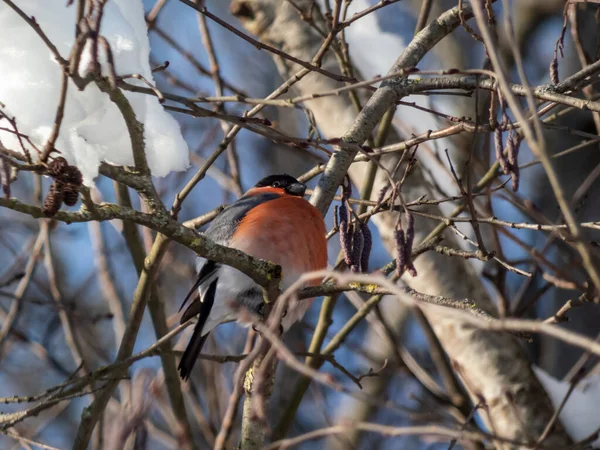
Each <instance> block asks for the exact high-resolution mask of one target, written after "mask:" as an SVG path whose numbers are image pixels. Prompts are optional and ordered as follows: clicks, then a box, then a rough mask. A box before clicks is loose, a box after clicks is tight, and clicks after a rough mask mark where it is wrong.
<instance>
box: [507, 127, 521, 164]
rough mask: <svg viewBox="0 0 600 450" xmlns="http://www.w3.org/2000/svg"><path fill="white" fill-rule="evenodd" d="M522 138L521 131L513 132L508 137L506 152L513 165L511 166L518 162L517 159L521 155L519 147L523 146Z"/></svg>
mask: <svg viewBox="0 0 600 450" xmlns="http://www.w3.org/2000/svg"><path fill="white" fill-rule="evenodd" d="M521 141H522V138H521V136H520V135H519V133H516V132H511V134H510V135H509V137H508V141H507V142H506V153H507V158H508V162H509V164H510V165H511V168H514V167H515V166H516V165H517V164H518V162H517V159H518V157H519V148H520V147H521Z"/></svg>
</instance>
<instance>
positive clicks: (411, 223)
mask: <svg viewBox="0 0 600 450" xmlns="http://www.w3.org/2000/svg"><path fill="white" fill-rule="evenodd" d="M406 221H407V224H406V233H405V242H404V251H405V252H406V254H405V261H406V270H407V271H408V273H410V275H411V276H413V277H416V276H417V269H415V266H413V263H412V246H413V242H414V240H415V218H414V216H413V215H412V214H411V213H409V212H408V211H407V212H406Z"/></svg>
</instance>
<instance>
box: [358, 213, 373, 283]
mask: <svg viewBox="0 0 600 450" xmlns="http://www.w3.org/2000/svg"><path fill="white" fill-rule="evenodd" d="M360 229H361V231H362V235H363V250H362V255H361V256H360V270H361V271H362V272H368V271H369V256H370V255H371V247H372V246H373V238H372V236H371V230H370V229H369V224H367V223H366V222H365V223H361V224H360Z"/></svg>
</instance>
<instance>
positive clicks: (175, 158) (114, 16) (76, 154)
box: [0, 0, 189, 184]
mask: <svg viewBox="0 0 600 450" xmlns="http://www.w3.org/2000/svg"><path fill="white" fill-rule="evenodd" d="M66 3H67V2H66V1H65V0H20V1H19V2H18V3H17V5H18V6H19V7H20V8H21V9H22V10H23V11H24V12H25V13H26V14H28V15H29V16H33V17H35V20H36V22H37V23H38V24H39V25H40V27H41V29H42V30H43V31H44V33H46V35H47V36H48V37H49V39H50V40H51V41H52V42H53V43H54V44H55V45H56V47H57V49H58V51H59V52H60V54H61V55H62V56H63V57H64V58H67V57H68V56H69V52H70V50H71V47H72V45H73V40H74V35H75V5H72V6H70V7H67V6H66ZM101 34H102V35H103V36H104V37H105V38H106V39H107V40H108V42H109V44H110V47H111V49H112V53H113V57H114V62H115V68H116V72H117V75H126V74H132V73H139V74H141V75H142V76H143V77H144V78H146V79H147V80H148V81H149V82H151V83H153V82H154V81H153V77H152V73H151V70H150V63H149V52H150V45H149V41H148V34H147V30H146V23H145V21H144V10H143V6H142V2H141V0H111V1H109V2H107V4H106V6H105V8H104V17H103V20H102V25H101ZM89 58H90V55H89V52H84V53H83V55H82V60H81V64H80V71H81V69H82V68H85V67H87V63H88V62H89ZM99 62H100V63H101V65H102V67H103V71H105V73H106V64H105V62H106V55H104V52H103V51H102V50H100V52H99ZM61 73H62V71H61V67H60V66H59V64H58V63H57V62H56V61H55V60H54V58H53V56H52V53H51V52H50V50H49V49H48V48H47V47H46V45H45V44H44V43H43V42H42V40H41V39H40V38H39V36H38V35H37V34H36V33H35V32H34V31H33V29H32V28H31V27H30V26H29V25H28V24H27V23H26V22H25V21H24V20H23V19H22V18H21V17H19V16H18V15H17V14H16V13H15V12H14V11H13V10H12V9H11V8H9V7H8V6H6V4H4V3H0V103H1V104H4V105H5V107H4V109H3V111H4V112H5V113H6V114H7V115H8V116H9V117H13V116H14V117H16V119H17V126H18V128H19V131H20V132H21V133H24V134H26V135H28V136H29V137H30V138H31V140H32V141H33V142H34V144H35V145H37V146H38V147H39V148H41V147H43V145H44V143H45V141H46V139H47V138H48V136H49V135H50V132H51V130H52V124H53V123H54V117H55V114H56V107H57V105H58V101H59V93H60V82H61ZM128 82H129V83H131V84H138V85H141V86H144V84H143V83H142V82H141V81H138V80H133V79H129V80H128ZM125 96H126V97H127V99H128V100H129V102H130V103H131V106H132V107H133V110H134V111H135V114H136V117H137V119H138V120H139V121H140V122H142V123H143V124H144V137H145V142H146V155H147V158H148V164H149V166H150V169H151V170H152V173H153V174H154V175H156V176H165V175H167V174H168V173H169V172H171V171H180V170H184V169H186V168H187V167H188V166H189V160H188V147H187V144H186V142H185V140H184V139H183V136H182V134H181V130H180V127H179V124H178V123H177V121H176V120H175V119H174V118H173V117H172V116H171V115H170V114H169V113H167V112H166V111H165V110H164V109H163V107H162V106H161V105H160V103H159V102H158V100H157V99H156V98H155V97H153V96H150V95H146V94H137V93H132V92H125ZM0 126H2V127H9V126H8V123H7V122H6V121H5V120H4V121H1V123H0ZM0 141H2V143H3V144H4V145H5V146H6V147H7V148H11V149H14V150H17V151H19V150H20V146H19V143H18V140H17V138H16V136H15V135H14V134H13V133H10V132H7V131H3V130H0ZM55 147H56V148H57V149H58V150H60V152H61V153H62V155H63V156H64V157H65V158H66V159H67V160H68V161H69V162H70V163H71V164H75V165H77V166H78V167H79V169H80V170H81V172H82V174H83V177H84V182H85V183H86V184H90V183H91V182H92V181H93V179H94V178H95V177H96V176H97V175H98V165H99V163H100V162H102V161H106V162H108V163H112V164H117V165H133V154H132V151H131V143H130V141H129V135H128V133H127V129H126V127H125V122H124V120H123V117H122V115H121V113H120V112H119V110H118V109H117V107H116V106H115V105H114V104H113V103H112V102H111V101H110V100H109V98H108V95H107V94H104V93H102V92H101V91H100V90H99V89H98V88H97V87H96V86H95V85H94V84H93V83H92V84H89V85H88V86H87V87H86V88H85V90H84V91H83V92H80V91H78V89H77V87H76V86H75V85H74V84H73V83H71V82H70V84H69V89H68V93H67V103H66V106H65V115H64V119H63V122H62V126H61V129H60V135H59V138H58V140H57V142H56V145H55Z"/></svg>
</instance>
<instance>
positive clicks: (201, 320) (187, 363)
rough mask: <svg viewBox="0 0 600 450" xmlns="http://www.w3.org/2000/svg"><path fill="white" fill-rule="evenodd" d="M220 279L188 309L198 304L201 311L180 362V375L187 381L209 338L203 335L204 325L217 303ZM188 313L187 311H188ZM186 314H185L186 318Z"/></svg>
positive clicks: (211, 284)
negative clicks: (216, 297)
mask: <svg viewBox="0 0 600 450" xmlns="http://www.w3.org/2000/svg"><path fill="white" fill-rule="evenodd" d="M218 281H219V279H218V278H216V279H215V280H213V282H212V283H210V286H209V287H208V289H207V291H206V294H205V295H204V297H203V298H202V300H198V301H197V302H196V304H194V303H192V304H191V305H190V306H189V307H188V309H192V308H194V307H195V306H196V305H197V304H198V303H199V304H200V308H199V309H200V310H199V311H198V314H199V316H198V323H197V324H196V326H195V327H194V333H193V334H192V338H191V339H190V342H189V343H188V345H187V347H186V349H185V351H184V352H183V356H182V357H181V361H179V366H178V369H179V375H180V376H181V378H182V379H183V380H184V381H185V380H187V379H188V378H189V376H190V373H191V372H192V369H193V368H194V364H196V360H197V359H198V356H199V355H200V352H201V351H202V347H203V346H204V343H205V342H206V338H207V337H208V333H205V334H202V331H203V328H204V324H205V323H206V320H207V319H208V315H209V314H210V310H211V309H212V306H213V303H214V301H215V293H216V291H217V282H218ZM186 313H187V311H186ZM185 315H186V314H185V313H184V316H185Z"/></svg>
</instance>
